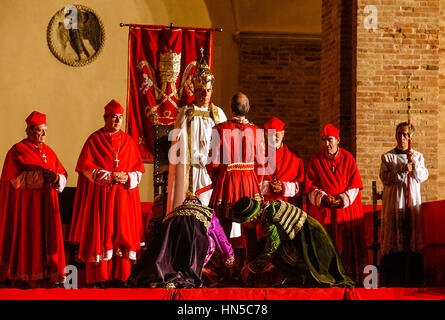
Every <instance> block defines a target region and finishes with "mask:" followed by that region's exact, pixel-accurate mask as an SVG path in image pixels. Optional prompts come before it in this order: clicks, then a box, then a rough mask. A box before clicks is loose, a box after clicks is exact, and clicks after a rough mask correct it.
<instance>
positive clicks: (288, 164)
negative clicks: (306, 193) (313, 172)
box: [264, 143, 304, 201]
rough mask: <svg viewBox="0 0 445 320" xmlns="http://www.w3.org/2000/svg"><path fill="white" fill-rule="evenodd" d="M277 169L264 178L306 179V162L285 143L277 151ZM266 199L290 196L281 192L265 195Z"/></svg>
mask: <svg viewBox="0 0 445 320" xmlns="http://www.w3.org/2000/svg"><path fill="white" fill-rule="evenodd" d="M275 152H276V154H275V155H276V163H275V166H276V169H275V172H273V173H270V174H269V175H266V176H264V180H268V181H273V179H274V177H276V178H277V179H278V180H279V181H281V182H303V180H304V164H303V159H301V158H300V157H298V156H297V154H296V153H295V151H293V150H292V149H290V148H289V147H288V146H287V145H286V144H285V143H283V146H282V147H281V148H279V149H277V150H276V151H275ZM265 200H266V201H273V200H284V201H289V198H287V197H284V196H283V195H280V194H270V195H268V196H265Z"/></svg>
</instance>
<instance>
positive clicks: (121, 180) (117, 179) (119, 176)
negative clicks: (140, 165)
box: [111, 171, 128, 184]
mask: <svg viewBox="0 0 445 320" xmlns="http://www.w3.org/2000/svg"><path fill="white" fill-rule="evenodd" d="M111 181H112V183H117V184H126V183H127V181H128V175H127V173H126V172H123V171H115V172H112V173H111Z"/></svg>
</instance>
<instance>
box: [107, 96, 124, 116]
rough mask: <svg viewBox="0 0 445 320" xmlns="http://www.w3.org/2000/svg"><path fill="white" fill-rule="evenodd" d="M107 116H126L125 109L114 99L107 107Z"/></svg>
mask: <svg viewBox="0 0 445 320" xmlns="http://www.w3.org/2000/svg"><path fill="white" fill-rule="evenodd" d="M105 114H124V108H123V107H122V106H121V105H120V104H119V102H117V101H116V100H114V99H113V100H111V101H110V102H108V104H107V105H106V106H105Z"/></svg>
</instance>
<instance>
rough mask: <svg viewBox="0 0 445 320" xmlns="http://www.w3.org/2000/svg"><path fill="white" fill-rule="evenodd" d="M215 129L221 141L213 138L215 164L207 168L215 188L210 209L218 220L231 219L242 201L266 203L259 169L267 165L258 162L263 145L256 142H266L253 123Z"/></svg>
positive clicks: (217, 126)
mask: <svg viewBox="0 0 445 320" xmlns="http://www.w3.org/2000/svg"><path fill="white" fill-rule="evenodd" d="M213 128H214V129H216V130H217V132H218V134H219V140H217V139H215V137H212V151H211V154H210V158H211V159H212V163H210V164H209V165H208V166H207V171H208V172H209V174H210V177H211V179H212V185H213V192H212V197H211V198H210V204H209V206H210V207H212V208H214V209H215V211H216V214H217V216H218V217H222V218H230V215H231V211H230V209H231V207H232V205H233V204H234V203H235V202H236V201H237V200H239V199H240V198H243V197H250V198H255V199H257V200H259V201H261V200H262V196H261V189H260V184H259V179H258V176H257V169H258V167H259V166H263V162H262V161H258V160H259V159H257V155H260V154H263V153H259V152H258V153H257V148H258V147H261V146H260V145H261V143H257V140H256V138H257V136H258V138H259V139H262V130H261V129H259V128H258V127H257V126H255V125H254V124H251V123H249V122H246V123H241V122H237V121H234V120H229V121H226V122H222V123H220V124H218V125H216V126H214V127H213ZM257 130H261V131H259V132H257ZM262 141H263V140H262ZM262 148H264V144H262ZM258 151H259V150H258ZM213 152H215V154H213ZM215 161H216V163H215Z"/></svg>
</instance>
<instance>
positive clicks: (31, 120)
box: [25, 111, 46, 127]
mask: <svg viewBox="0 0 445 320" xmlns="http://www.w3.org/2000/svg"><path fill="white" fill-rule="evenodd" d="M25 121H26V125H27V126H28V127H33V126H38V125H39V124H44V123H46V115H44V114H43V113H40V112H38V111H33V112H31V114H30V115H29V116H28V118H26V119H25Z"/></svg>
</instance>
